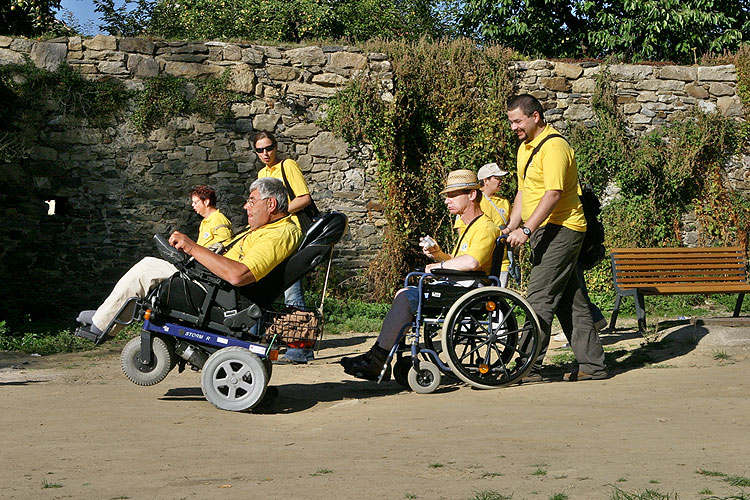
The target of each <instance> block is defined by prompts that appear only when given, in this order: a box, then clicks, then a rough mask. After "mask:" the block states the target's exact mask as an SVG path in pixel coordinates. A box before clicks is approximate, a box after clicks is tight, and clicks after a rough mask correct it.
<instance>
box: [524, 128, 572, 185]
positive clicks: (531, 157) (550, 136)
mask: <svg viewBox="0 0 750 500" xmlns="http://www.w3.org/2000/svg"><path fill="white" fill-rule="evenodd" d="M555 137H559V138H560V139H562V140H563V141H565V142H568V141H567V140H566V139H565V137H563V136H561V135H560V134H550V135H548V136H547V137H545V138H544V139H542V141H541V142H540V143H539V144H537V145H536V147H535V148H534V151H532V152H531V156H529V161H527V162H526V167H524V169H523V180H526V172H527V171H528V170H529V165H531V161H532V160H533V159H534V155H536V154H537V153H538V152H539V150H540V149H542V146H543V145H544V143H545V142H547V141H548V140H549V139H554V138H555Z"/></svg>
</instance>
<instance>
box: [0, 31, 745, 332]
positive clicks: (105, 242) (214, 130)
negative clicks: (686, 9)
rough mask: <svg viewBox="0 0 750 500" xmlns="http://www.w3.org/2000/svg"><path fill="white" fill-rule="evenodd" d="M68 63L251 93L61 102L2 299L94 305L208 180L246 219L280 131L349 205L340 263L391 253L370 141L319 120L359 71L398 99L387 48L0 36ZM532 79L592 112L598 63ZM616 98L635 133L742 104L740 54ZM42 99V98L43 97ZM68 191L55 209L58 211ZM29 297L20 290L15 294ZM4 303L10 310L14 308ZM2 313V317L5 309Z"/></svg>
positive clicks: (11, 50)
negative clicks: (106, 118)
mask: <svg viewBox="0 0 750 500" xmlns="http://www.w3.org/2000/svg"><path fill="white" fill-rule="evenodd" d="M26 58H28V59H30V60H31V61H32V62H33V63H34V64H35V65H37V66H39V67H44V68H48V69H54V68H56V67H57V66H58V65H59V64H61V63H65V64H68V65H70V66H71V67H73V68H76V69H77V70H78V71H80V72H81V73H82V74H84V75H86V77H87V78H91V79H107V78H118V79H121V80H122V81H123V82H124V83H125V84H126V85H127V87H128V88H130V89H134V90H138V89H142V88H144V85H145V81H146V80H147V79H148V78H152V77H155V76H158V75H173V76H180V77H186V78H191V79H195V78H206V77H218V76H221V75H222V74H223V73H224V71H225V70H227V69H228V70H229V71H230V84H229V85H230V88H231V89H232V90H234V91H236V92H241V93H244V94H246V95H248V96H250V97H251V98H250V99H249V102H247V103H237V104H234V105H233V106H232V111H233V118H231V119H228V120H220V121H218V122H207V121H205V120H202V119H200V118H199V117H197V116H188V117H180V118H174V119H172V120H171V121H170V122H169V123H168V124H167V125H166V126H164V127H162V128H159V129H156V130H154V131H152V132H150V133H148V134H146V135H145V136H144V135H141V134H140V133H138V132H137V131H136V130H135V128H134V126H133V125H132V123H131V122H130V121H129V119H128V116H127V115H128V114H129V113H132V111H133V110H132V109H131V110H130V111H128V112H127V113H125V116H121V117H120V118H119V119H117V120H113V121H112V123H110V124H109V126H106V127H103V128H101V127H95V126H92V125H90V124H89V123H88V122H87V121H86V120H73V119H71V118H70V117H65V116H63V115H61V114H59V113H57V114H56V113H55V112H51V113H50V117H49V121H48V123H47V126H46V127H44V128H43V129H42V130H40V131H39V136H38V142H37V145H36V147H35V149H34V151H33V152H32V155H31V158H29V159H28V160H24V161H23V162H22V163H20V164H7V165H0V181H1V184H0V185H2V186H3V188H2V190H0V203H1V204H2V208H0V210H1V211H0V213H2V216H3V225H2V230H0V231H1V232H2V237H3V241H4V245H3V246H2V249H0V259H1V260H0V273H2V276H3V283H4V284H5V285H6V286H5V287H3V288H4V292H3V294H2V296H1V297H0V298H1V299H3V300H4V307H6V308H10V307H12V305H13V302H18V303H20V304H28V303H29V301H30V300H31V301H33V302H34V303H36V304H38V305H39V307H51V308H61V309H66V308H71V309H79V308H82V307H84V306H90V307H94V306H95V305H96V302H97V301H98V300H100V299H102V298H103V296H104V294H105V293H106V292H107V291H108V290H109V288H110V286H111V284H112V281H113V280H115V279H116V278H117V277H119V276H120V275H121V274H122V273H123V272H124V271H125V270H126V269H127V268H128V267H129V266H130V265H132V264H133V262H135V261H136V260H137V259H139V258H141V257H142V256H145V255H152V254H153V253H154V249H153V245H152V243H151V241H150V238H151V235H153V234H154V233H166V232H167V231H169V230H172V229H181V230H184V231H187V232H188V233H194V232H195V231H196V230H197V225H198V222H199V218H198V216H197V215H195V214H192V213H191V211H190V206H189V203H188V200H187V196H186V192H187V190H188V189H189V188H190V187H192V186H194V185H196V184H203V183H206V184H209V185H212V186H214V187H215V188H216V189H217V191H218V192H219V206H220V208H221V209H222V210H223V211H224V212H225V213H226V214H227V215H228V216H229V218H230V219H231V220H232V221H233V222H234V224H235V225H236V226H242V225H244V223H245V216H244V212H243V211H242V209H241V206H242V204H243V200H244V197H245V195H246V194H247V187H248V186H249V184H250V183H251V182H252V181H253V180H254V179H255V178H256V175H257V172H258V170H259V169H260V168H261V167H262V165H261V163H260V162H259V160H258V159H257V157H256V155H255V153H254V151H253V149H252V144H251V138H252V136H253V134H254V133H255V132H257V131H261V130H267V131H272V132H274V134H276V136H277V138H278V139H279V141H280V153H281V156H284V157H289V158H294V159H295V160H297V161H298V163H299V164H300V166H301V168H302V170H303V172H304V173H305V176H306V178H307V180H308V183H309V184H310V188H311V190H312V194H313V197H314V199H315V200H316V203H317V204H318V206H319V207H320V208H321V209H329V208H331V209H337V210H341V211H343V212H345V213H346V214H347V215H348V216H349V220H350V236H349V237H348V238H347V239H346V241H345V242H344V243H343V244H342V245H341V246H340V247H339V251H338V252H337V258H336V266H337V267H338V268H339V269H341V270H344V271H346V272H352V271H357V270H361V269H363V268H365V267H366V266H367V264H368V263H369V262H370V261H371V260H372V259H373V258H374V256H375V255H376V254H377V252H378V250H379V248H380V243H381V239H382V231H383V226H384V219H383V217H382V205H381V203H380V201H379V200H378V197H377V193H376V188H375V182H374V175H375V162H374V159H373V158H374V155H373V151H372V149H371V148H370V147H369V146H368V145H363V146H358V147H351V146H349V145H347V144H346V143H345V142H344V141H343V140H342V139H341V138H340V137H337V136H335V135H334V134H332V133H330V132H327V131H324V130H321V128H320V127H319V126H318V125H317V123H318V122H319V120H320V119H321V118H323V117H324V116H325V113H326V105H327V99H328V98H330V97H331V96H333V95H334V94H335V93H336V92H337V91H338V90H339V89H340V88H342V86H344V85H346V83H347V82H348V81H349V80H350V79H352V78H358V77H360V76H362V75H366V76H368V77H369V78H375V79H378V80H379V81H380V83H381V84H382V88H383V90H384V92H383V98H384V99H390V98H392V94H391V91H392V90H393V88H394V81H393V74H392V72H391V64H390V62H389V61H388V60H387V58H386V56H385V55H384V54H378V53H364V52H362V51H361V50H360V49H358V48H355V47H349V46H308V47H293V48H290V47H271V46H262V45H254V44H242V43H225V42H188V41H176V42H159V41H151V40H147V39H134V38H116V37H112V36H103V35H98V36H95V37H94V38H91V39H84V38H81V37H68V38H57V39H53V40H48V41H44V42H41V41H32V40H26V39H22V38H10V37H0V64H8V63H23V62H24V61H25V60H26ZM513 65H514V68H513V69H514V73H515V75H516V80H517V82H516V83H517V86H518V88H519V90H520V91H526V92H530V93H532V94H533V95H535V96H537V97H538V98H540V99H541V100H542V101H543V102H544V103H545V106H546V109H547V111H546V115H547V118H548V119H549V120H550V121H551V122H553V123H554V124H555V126H556V127H558V128H559V129H561V130H563V131H564V130H566V129H567V128H568V125H569V124H570V123H573V122H584V123H592V120H593V119H594V115H593V112H592V110H591V106H590V102H591V96H592V93H593V91H594V88H595V77H596V74H597V73H598V72H599V71H601V70H602V67H601V66H600V65H599V64H597V63H592V62H585V63H562V62H550V61H530V62H525V61H520V62H514V63H513ZM609 69H610V72H611V74H612V77H613V80H614V85H615V89H616V92H617V102H618V104H619V105H620V106H621V107H622V111H623V113H624V115H625V117H626V119H627V121H628V124H629V126H630V128H631V129H632V131H633V133H646V132H649V131H651V130H653V129H654V128H655V127H658V126H660V125H662V124H665V123H669V122H672V121H675V120H679V119H682V118H683V117H684V116H685V115H686V113H689V112H690V111H691V110H693V109H696V108H697V109H702V110H705V111H709V112H717V113H722V114H723V115H726V116H731V117H739V116H741V104H740V100H739V97H738V96H737V92H736V86H737V77H736V72H735V69H734V67H733V66H716V67H683V66H648V65H620V66H611V67H610V68H609ZM40 98H43V96H40ZM748 164H750V158H748V157H745V158H744V160H743V161H738V162H737V163H736V165H733V166H732V168H731V169H729V170H728V173H727V176H728V179H729V182H730V183H731V185H732V186H733V187H734V188H735V189H740V190H745V191H747V190H750V177H749V176H748V172H749V171H750V169H748ZM49 200H55V202H56V203H55V207H56V211H55V215H47V214H48V208H49V207H48V204H47V203H45V202H46V201H49ZM14 297H15V299H14ZM0 314H2V311H0ZM0 319H2V315H0Z"/></svg>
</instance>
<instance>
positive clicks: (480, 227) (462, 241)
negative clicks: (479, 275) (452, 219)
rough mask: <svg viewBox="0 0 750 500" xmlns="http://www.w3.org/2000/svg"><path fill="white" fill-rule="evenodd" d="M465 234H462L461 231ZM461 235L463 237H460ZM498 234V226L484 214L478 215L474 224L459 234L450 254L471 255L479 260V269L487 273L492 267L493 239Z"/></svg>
mask: <svg viewBox="0 0 750 500" xmlns="http://www.w3.org/2000/svg"><path fill="white" fill-rule="evenodd" d="M464 232H465V233H466V234H463V233H464ZM461 235H463V238H462V237H461ZM498 236H500V228H499V227H497V225H495V223H494V222H492V221H491V220H490V219H489V218H488V217H487V216H486V215H484V214H483V215H480V216H479V218H478V219H477V220H476V221H475V222H474V224H472V225H471V227H469V230H468V232H466V229H463V230H462V231H461V234H459V241H458V242H457V243H456V245H457V247H456V248H454V249H453V252H452V253H451V255H452V256H453V257H460V256H461V255H471V256H472V257H474V258H475V259H476V260H477V262H479V270H481V271H483V272H485V273H487V274H489V272H490V269H491V268H492V253H493V252H494V251H495V240H496V239H497V237H498Z"/></svg>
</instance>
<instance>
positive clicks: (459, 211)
mask: <svg viewBox="0 0 750 500" xmlns="http://www.w3.org/2000/svg"><path fill="white" fill-rule="evenodd" d="M440 194H442V195H444V196H445V204H446V206H447V207H448V211H449V212H450V213H451V214H452V215H459V216H460V217H461V220H462V221H463V222H464V224H465V229H464V230H463V232H462V233H461V234H460V236H459V240H458V244H457V245H456V247H455V248H454V250H453V252H452V253H450V254H448V253H446V252H444V251H442V250H441V249H440V247H439V246H438V245H437V244H435V245H433V246H427V247H424V248H423V249H422V251H423V253H424V254H425V255H427V256H428V257H430V258H432V259H433V260H435V261H437V262H436V263H433V264H429V265H427V266H426V267H425V272H426V273H430V272H431V271H433V270H435V271H436V273H439V272H440V270H454V271H464V272H469V273H471V272H475V271H480V273H479V274H482V275H487V274H488V273H489V271H490V266H491V264H492V256H493V252H494V250H495V244H496V239H497V238H498V236H499V235H500V229H499V228H498V226H497V225H496V224H494V223H493V222H492V221H491V220H490V219H489V217H487V216H486V215H484V213H483V212H482V209H481V208H480V202H481V199H482V193H481V191H480V185H479V181H478V180H477V176H476V174H475V173H474V172H473V171H471V170H466V169H461V170H454V171H452V172H450V173H449V174H448V178H447V180H446V182H445V189H443V190H442V191H441V192H440ZM465 279H466V277H464V280H465ZM469 281H470V282H473V281H474V280H472V279H469ZM451 285H452V286H456V282H455V281H453V282H452V283H451ZM419 294H420V292H419V288H418V287H415V286H408V287H407V288H403V289H401V290H399V291H398V292H397V293H396V296H395V297H394V299H393V303H392V305H391V308H390V310H389V311H388V313H387V314H386V317H385V319H384V321H383V325H382V327H381V330H380V334H379V335H378V339H377V341H376V342H375V344H374V345H373V346H372V348H371V349H370V350H369V351H368V352H366V353H364V354H361V355H359V356H355V357H344V358H342V359H341V365H342V366H343V367H344V372H345V373H347V374H349V375H352V376H354V377H357V378H363V379H365V380H373V381H374V380H378V379H379V377H380V376H381V372H382V370H383V366H384V363H385V362H386V360H387V358H388V356H389V354H391V350H392V348H393V346H394V345H395V344H396V343H397V342H398V341H399V338H400V336H401V334H402V333H403V332H404V331H405V330H406V329H407V328H408V327H409V325H411V323H412V321H413V320H414V317H415V315H416V314H417V313H418V305H419V303H420V297H419ZM388 369H390V368H388ZM386 375H387V374H386Z"/></svg>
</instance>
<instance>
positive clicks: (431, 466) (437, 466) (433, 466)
mask: <svg viewBox="0 0 750 500" xmlns="http://www.w3.org/2000/svg"><path fill="white" fill-rule="evenodd" d="M428 467H429V468H430V469H439V468H441V467H445V464H441V463H440V462H434V463H431V464H430V465H429V466H428Z"/></svg>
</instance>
